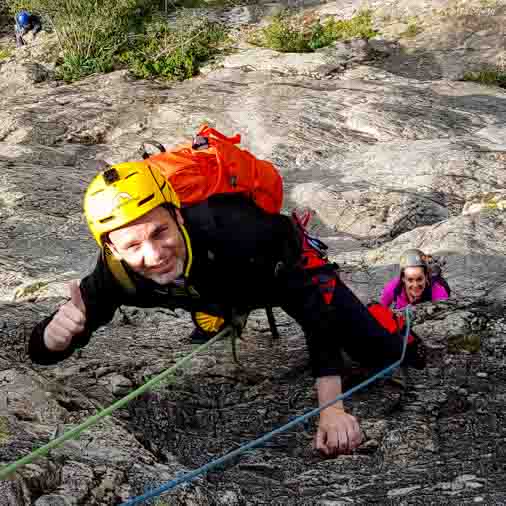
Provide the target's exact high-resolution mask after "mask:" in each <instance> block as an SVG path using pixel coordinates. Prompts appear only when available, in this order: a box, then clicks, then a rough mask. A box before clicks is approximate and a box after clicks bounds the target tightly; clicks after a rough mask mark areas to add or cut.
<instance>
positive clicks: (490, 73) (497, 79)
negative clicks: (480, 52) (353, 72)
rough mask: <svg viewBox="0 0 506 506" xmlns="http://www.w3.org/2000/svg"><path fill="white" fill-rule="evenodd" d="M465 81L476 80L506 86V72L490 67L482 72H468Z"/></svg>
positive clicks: (489, 84) (491, 84)
mask: <svg viewBox="0 0 506 506" xmlns="http://www.w3.org/2000/svg"><path fill="white" fill-rule="evenodd" d="M464 81H474V82H476V83H480V84H486V85H488V86H499V87H501V88H506V72H505V71H504V70H502V69H488V70H482V71H480V72H466V73H465V74H464Z"/></svg>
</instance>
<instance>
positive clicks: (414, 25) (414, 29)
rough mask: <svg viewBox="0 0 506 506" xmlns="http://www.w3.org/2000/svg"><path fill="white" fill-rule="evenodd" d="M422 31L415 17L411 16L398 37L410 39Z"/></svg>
mask: <svg viewBox="0 0 506 506" xmlns="http://www.w3.org/2000/svg"><path fill="white" fill-rule="evenodd" d="M422 31H423V29H422V27H421V26H420V25H419V24H418V21H417V20H416V18H411V19H409V20H408V27H407V29H406V30H405V31H404V32H402V33H401V34H400V37H403V38H405V39H412V38H414V37H416V36H417V35H418V34H419V33H421V32H422Z"/></svg>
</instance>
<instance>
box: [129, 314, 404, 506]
mask: <svg viewBox="0 0 506 506" xmlns="http://www.w3.org/2000/svg"><path fill="white" fill-rule="evenodd" d="M405 318H406V333H405V335H404V337H403V343H402V353H401V357H400V359H399V360H397V361H396V362H394V363H393V364H392V365H389V366H388V367H385V369H383V370H381V371H379V372H378V373H376V374H374V375H373V376H371V377H370V378H368V379H367V380H365V381H363V382H362V383H360V384H358V385H356V386H354V387H352V388H350V389H349V390H347V391H346V392H344V393H342V394H341V395H338V396H337V397H336V398H335V399H334V400H332V401H329V402H327V403H325V404H324V405H323V406H320V407H319V408H315V409H313V410H311V411H308V412H307V413H305V414H304V415H301V416H298V417H297V418H294V419H293V420H292V421H290V422H288V423H287V424H285V425H283V426H281V427H279V428H277V429H275V430H273V431H271V432H268V433H267V434H265V435H263V436H262V437H259V438H258V439H255V440H254V441H250V442H249V443H246V444H244V445H242V446H240V447H239V448H237V449H236V450H233V451H231V452H230V453H227V454H226V455H223V456H222V457H219V458H217V459H215V460H212V461H211V462H209V463H207V464H205V465H203V466H201V467H199V468H198V469H195V470H193V471H190V472H188V473H186V474H184V475H182V476H180V477H179V478H175V479H174V480H171V481H169V482H167V483H165V484H164V485H162V486H160V487H158V488H156V489H153V490H150V491H149V492H146V493H145V494H143V495H140V496H138V497H134V498H133V499H130V500H128V501H127V502H124V503H122V504H121V505H120V506H133V505H134V504H140V503H142V502H144V501H147V500H148V499H151V498H152V497H157V496H159V495H161V494H163V493H164V492H168V491H169V490H172V489H174V488H175V487H177V486H178V485H181V484H182V483H188V482H190V481H192V480H193V479H194V478H196V477H197V476H200V475H202V474H206V473H207V472H209V471H210V470H211V469H214V468H216V467H220V466H222V465H223V464H224V463H225V462H227V461H229V460H232V459H234V458H236V457H238V456H239V455H241V454H242V453H244V452H246V451H248V450H251V449H253V448H256V447H258V446H261V445H263V444H264V443H265V442H266V441H268V440H269V439H272V438H273V437H274V436H276V435H278V434H281V433H283V432H286V431H287V430H288V429H291V428H292V427H294V426H295V425H298V424H300V423H304V422H306V420H308V419H309V418H311V417H313V416H316V415H318V414H319V413H320V412H321V411H323V410H324V409H326V408H328V407H329V406H332V405H333V404H335V403H336V402H339V401H342V400H343V399H346V398H348V397H350V396H351V395H352V394H353V393H355V392H357V391H358V390H361V389H363V388H365V387H366V386H368V385H370V384H371V383H373V382H375V381H376V380H377V379H379V378H381V377H383V376H386V375H388V374H389V373H390V372H392V371H394V370H395V369H396V368H397V367H399V366H400V365H401V364H402V361H403V360H404V356H405V354H406V348H407V345H408V336H409V335H410V331H411V307H410V306H407V307H406V309H405Z"/></svg>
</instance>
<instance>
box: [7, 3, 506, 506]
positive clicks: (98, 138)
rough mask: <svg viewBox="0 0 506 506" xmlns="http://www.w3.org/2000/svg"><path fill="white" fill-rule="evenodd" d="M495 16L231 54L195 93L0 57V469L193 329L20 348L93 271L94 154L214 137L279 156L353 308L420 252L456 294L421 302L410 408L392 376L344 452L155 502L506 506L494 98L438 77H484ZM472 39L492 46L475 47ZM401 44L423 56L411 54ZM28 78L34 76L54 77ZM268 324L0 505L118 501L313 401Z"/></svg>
mask: <svg viewBox="0 0 506 506" xmlns="http://www.w3.org/2000/svg"><path fill="white" fill-rule="evenodd" d="M369 3H370V4H371V7H373V8H375V9H378V10H381V12H383V14H381V16H380V15H378V16H377V18H376V22H377V23H378V24H379V25H381V26H384V27H385V33H386V32H388V30H387V29H386V28H387V26H393V22H394V21H395V22H401V21H402V20H405V19H406V16H422V18H423V16H425V15H427V13H428V12H429V11H431V9H432V8H434V9H439V10H442V9H455V8H457V7H459V6H460V5H461V4H460V3H458V2H457V3H455V2H454V3H450V2H447V1H443V0H439V1H438V2H428V1H424V2H421V1H417V2H413V1H408V0H403V1H395V2H394V1H386V0H385V1H380V0H377V1H375V2H369ZM315 4H316V2H315ZM473 5H474V3H472V2H469V3H468V7H469V6H471V7H472V6H473ZM476 5H478V4H476ZM491 5H492V3H491ZM359 6H360V4H359V2H357V1H354V0H346V1H345V0H343V1H338V2H332V3H327V4H325V5H321V6H313V8H314V9H316V11H317V12H319V13H320V14H319V15H320V16H321V17H322V18H324V17H325V16H327V15H329V14H332V13H336V12H337V13H342V14H343V15H345V16H349V15H351V14H352V13H353V12H354V11H355V10H356V9H357V8H358V7H359ZM503 7H504V6H503V3H502V2H495V3H494V6H493V7H490V8H491V9H493V12H492V11H491V12H490V13H489V14H483V13H481V14H479V15H478V14H476V13H475V16H474V18H475V19H474V18H473V25H472V26H473V27H475V26H488V27H489V31H487V32H486V33H483V34H481V35H480V33H478V32H473V33H471V32H470V31H469V30H468V25H466V24H465V17H466V16H470V14H465V15H464V14H462V15H457V14H455V19H456V20H457V21H458V23H457V22H455V23H453V24H452V30H453V31H450V30H449V28H448V26H447V25H446V24H445V23H446V22H447V21H448V19H447V18H442V21H438V22H437V24H436V21H434V25H433V26H432V25H431V26H430V29H429V27H427V29H426V31H425V32H421V33H420V34H418V35H417V36H416V37H415V38H414V39H409V40H408V39H406V38H403V37H400V38H397V39H395V40H394V37H393V36H391V35H389V36H386V35H385V37H384V38H377V39H376V40H374V41H369V43H368V44H366V43H363V42H356V41H355V42H343V43H339V44H336V45H334V46H332V47H330V48H327V49H326V50H325V51H322V52H318V53H315V54H309V55H304V56H303V57H302V56H298V55H276V54H275V53H274V52H272V51H269V50H263V49H258V48H251V47H247V46H241V48H242V49H239V52H238V53H236V54H234V55H231V56H229V57H225V58H224V59H223V61H222V62H221V63H219V64H218V65H217V66H216V67H215V68H210V69H208V71H207V72H206V74H205V76H202V77H197V78H195V79H192V80H191V81H187V82H184V83H181V84H173V85H165V84H163V83H155V82H147V81H134V80H132V79H131V78H130V77H129V76H128V75H127V74H126V73H125V72H115V73H112V74H108V75H105V76H95V77H90V78H88V79H86V80H84V81H82V82H80V83H77V84H73V85H63V84H58V83H55V82H53V81H51V80H50V79H51V73H50V71H51V62H49V61H48V62H46V61H43V60H40V61H37V62H36V63H35V62H31V60H30V58H29V56H27V55H25V52H26V51H28V50H23V54H18V55H16V57H14V58H12V59H11V60H9V61H7V62H5V63H3V65H2V72H1V74H0V87H1V89H2V95H1V97H0V101H1V104H2V112H3V114H2V115H1V117H0V140H1V142H0V164H1V171H0V218H1V219H0V237H2V239H3V241H2V243H1V244H0V248H1V255H0V266H1V269H0V351H1V353H0V464H2V465H3V464H7V463H10V462H12V461H14V460H16V459H18V458H20V457H22V456H24V455H26V454H27V453H29V452H30V451H31V450H32V449H33V448H36V447H39V446H41V445H42V444H44V443H47V442H48V441H49V440H51V439H52V438H54V437H55V436H57V435H59V434H60V433H61V432H62V431H63V430H68V429H70V428H71V427H73V426H75V425H76V424H78V423H80V422H82V421H83V420H85V419H86V418H87V417H88V416H90V415H92V414H93V413H95V412H96V411H97V410H98V409H100V407H104V406H108V405H110V404H112V403H113V402H114V401H115V400H117V398H118V396H121V395H123V394H124V393H125V392H127V391H129V390H130V389H131V388H133V387H136V386H139V385H140V384H142V383H144V382H145V381H146V380H147V379H148V378H150V377H152V376H153V375H154V374H156V373H158V372H160V371H162V370H164V369H166V368H167V367H169V366H170V365H172V364H173V363H174V362H175V361H176V360H177V359H178V358H181V357H182V356H184V355H185V354H187V353H188V352H190V351H191V345H190V343H189V340H188V338H187V336H188V334H189V333H190V332H191V330H192V323H191V322H190V320H189V318H188V316H187V315H184V314H183V313H181V312H179V311H178V312H176V313H175V314H169V313H168V312H167V311H164V310H158V309H153V310H139V309H135V308H126V309H124V310H123V312H122V313H120V312H118V314H117V316H116V317H115V319H114V321H113V322H111V323H110V324H109V325H107V326H106V327H104V328H103V329H101V330H99V331H98V332H97V333H96V335H95V338H94V339H93V340H92V343H91V344H90V345H89V346H88V347H87V348H85V349H84V350H82V351H80V352H78V353H77V354H75V356H73V357H72V358H70V359H68V360H66V361H65V362H63V363H61V364H59V365H57V366H52V367H36V366H33V365H32V364H31V363H30V362H29V361H27V358H26V355H25V342H26V339H27V338H28V336H29V333H30V330H31V328H32V326H33V324H34V323H35V322H37V321H39V320H40V319H41V318H42V317H44V316H46V315H48V314H50V313H51V312H52V311H53V310H54V309H55V308H56V307H57V306H58V304H60V303H61V302H62V301H63V300H64V297H65V296H66V292H65V283H66V281H68V280H69V279H71V278H74V277H79V276H83V275H84V274H86V273H87V272H88V271H89V269H90V268H91V267H92V265H93V264H94V261H95V258H96V255H97V252H96V249H95V245H94V242H93V241H92V239H91V237H90V236H89V234H88V232H87V229H86V225H85V222H84V220H83V217H82V212H81V199H82V193H83V190H84V188H85V187H86V184H87V183H88V182H89V181H90V179H91V178H92V176H93V174H94V173H95V170H96V169H95V164H96V162H95V161H96V160H98V159H106V160H108V161H110V162H118V161H122V160H126V159H132V158H136V157H138V154H137V148H138V146H139V144H140V142H141V141H142V140H143V139H146V138H148V139H150V138H151V139H152V138H155V139H159V140H160V141H162V142H164V143H165V144H167V145H172V144H175V143H178V142H180V141H182V140H184V139H186V138H187V137H188V136H191V135H192V134H193V131H194V129H195V128H196V127H197V126H198V125H199V124H201V123H202V122H204V121H209V122H210V123H211V124H212V125H213V126H216V127H217V128H219V129H221V130H223V131H224V132H226V133H229V134H233V133H235V132H240V133H241V134H242V135H243V145H244V146H245V147H247V148H249V149H251V150H252V151H253V152H255V153H256V154H257V155H258V156H261V157H265V158H268V159H270V160H272V161H274V162H275V163H276V165H277V166H278V167H279V168H280V170H281V171H282V172H283V175H284V179H285V186H286V192H285V195H286V201H285V210H286V211H288V210H290V209H291V208H293V207H294V206H308V207H311V208H313V209H314V210H315V211H316V218H317V219H316V223H315V231H317V232H318V233H319V234H320V235H321V236H322V238H323V239H324V240H325V241H326V242H327V243H328V244H329V246H330V251H331V257H332V259H333V260H335V261H337V262H338V263H339V264H340V265H341V268H342V277H343V279H344V280H345V282H346V283H347V284H348V285H349V286H350V287H351V288H352V289H353V290H354V291H355V293H356V294H357V295H358V296H359V297H360V298H361V299H362V300H363V301H364V302H368V301H370V300H373V299H377V298H378V297H379V295H380V292H381V288H382V286H383V284H384V283H385V282H386V281H387V280H388V279H389V278H390V277H392V276H394V275H395V274H396V272H397V268H398V267H397V262H398V259H399V255H400V253H401V252H402V251H403V250H404V249H406V248H409V247H416V248H422V249H424V250H426V251H427V252H430V253H433V254H436V255H441V256H443V257H444V258H446V261H447V264H446V266H445V269H444V275H445V277H446V278H447V280H448V282H449V283H450V285H451V287H452V299H451V300H450V301H448V302H440V303H437V304H434V305H432V304H426V305H423V306H417V308H416V311H415V315H414V318H415V321H414V325H415V328H416V331H417V333H418V334H419V335H420V336H421V337H422V338H424V340H425V342H426V343H427V346H428V348H429V367H428V368H427V369H426V370H424V371H421V372H412V373H411V374H410V378H409V388H408V389H407V391H405V392H403V391H401V390H400V389H399V388H398V386H396V385H395V384H394V383H392V382H390V381H388V380H383V381H380V382H378V383H376V384H375V385H373V386H371V387H369V388H368V389H367V390H364V391H360V392H358V393H356V394H355V395H353V397H352V398H351V399H348V400H347V401H346V404H347V407H348V408H349V410H350V412H351V413H353V414H354V415H355V416H357V417H358V418H359V420H360V422H361V425H362V427H363V429H364V431H365V434H366V436H367V437H366V443H365V444H364V445H362V447H361V448H359V449H358V450H357V451H356V452H355V453H354V454H353V455H345V456H340V457H339V458H336V459H332V460H325V459H322V458H321V457H320V456H318V455H317V454H315V453H314V451H313V450H312V447H311V440H312V437H313V435H314V432H315V424H314V422H312V423H310V424H308V425H307V426H298V427H296V428H294V429H292V430H291V431H290V432H288V433H285V434H282V435H279V436H278V437H276V438H275V439H273V440H272V441H271V442H269V443H267V444H265V445H264V446H263V447H262V448H259V449H256V450H253V451H250V452H248V453H247V454H244V455H243V456H242V457H240V458H238V459H236V460H234V461H233V462H231V463H230V464H228V465H227V466H225V468H223V469H221V470H216V471H213V472H211V473H209V474H208V475H207V477H206V478H200V479H198V480H196V481H194V482H193V484H191V485H189V486H184V487H180V488H177V489H175V490H174V491H173V492H172V493H171V496H170V497H164V500H165V501H166V502H167V503H168V504H177V505H204V506H205V505H213V506H214V505H246V504H248V505H249V504H258V505H261V504H262V505H263V504H265V505H267V504H269V505H270V504H279V505H321V506H323V505H326V506H329V505H341V504H376V503H378V504H420V505H422V504H454V505H461V504H473V503H475V502H476V503H480V502H481V503H484V504H503V503H505V502H506V488H505V485H504V472H505V466H506V453H505V451H504V448H503V447H504V445H503V444H502V443H503V442H504V440H505V439H506V429H505V427H506V423H505V422H506V420H505V415H504V402H505V400H506V393H505V392H506V369H505V366H504V359H505V357H506V340H505V338H504V336H505V332H506V319H505V306H506V304H505V301H506V284H505V279H506V242H505V235H506V213H505V206H504V201H505V197H504V188H506V166H505V160H506V157H505V153H506V141H505V139H506V127H505V126H504V125H505V124H506V122H505V120H506V94H505V92H504V91H503V90H502V89H500V88H496V87H485V86H482V85H479V84H475V83H470V82H459V81H453V80H451V79H454V78H456V77H458V78H460V77H461V74H462V72H461V71H462V70H474V67H473V68H472V69H471V68H467V67H466V65H468V63H466V62H467V60H466V58H467V56H466V58H464V57H462V54H463V52H462V51H463V49H462V47H461V44H462V41H463V40H464V41H467V42H466V44H467V45H466V46H465V47H466V48H467V49H466V52H465V54H466V55H471V54H473V55H474V56H473V57H476V58H478V56H479V59H480V61H483V60H484V59H487V58H488V60H487V63H488V64H490V65H492V64H494V63H495V62H496V59H497V58H499V56H500V53H501V51H502V48H501V47H499V46H497V47H496V46H494V43H493V39H492V38H489V37H492V32H493V29H494V27H496V26H499V25H500V26H501V27H503V26H504V20H505V19H504V9H503ZM265 8H267V7H265ZM269 8H270V7H269ZM476 8H477V7H476ZM234 9H235V10H233V12H232V13H231V14H230V13H229V15H230V19H232V20H233V19H235V20H236V22H237V24H238V25H240V24H241V23H244V22H245V20H246V22H257V21H259V20H260V19H261V17H260V16H258V15H257V14H258V13H255V15H253V14H251V12H252V11H250V10H248V9H250V8H249V7H248V8H246V7H245V8H244V9H245V10H243V9H242V7H240V8H239V7H236V8H234ZM449 12H454V11H449ZM480 12H481V11H480ZM250 14H251V17H248V16H249V15H250ZM394 14H395V16H396V17H397V18H399V19H401V21H398V20H395V19H393V18H394V17H395V16H393V15H394ZM221 15H225V14H223V13H222V14H221ZM388 15H390V16H391V18H392V19H390V21H388V22H387V21H386V20H388ZM438 16H439V14H438V15H437V16H436V15H435V14H434V17H433V18H430V19H436V20H438V19H440V17H438ZM486 16H488V18H487V17H486ZM423 19H425V22H426V23H428V19H429V18H423ZM388 23H390V24H388ZM445 27H446V28H445ZM445 30H446V31H445ZM459 30H460V31H459ZM443 33H446V34H447V37H446V39H444V44H443V39H442V38H441V37H442V34H443ZM431 37H432V38H431ZM435 40H437V41H439V45H437V46H434V54H433V55H432V56H433V58H432V59H429V58H427V52H428V51H429V49H428V48H429V47H430V44H431V42H430V41H435ZM482 41H488V42H487V44H488V45H489V46H490V49H487V51H485V52H482V51H479V53H480V54H479V55H478V54H476V53H477V51H475V52H474V53H472V48H475V47H479V46H480V44H481V43H482ZM413 44H419V47H420V48H422V47H423V48H424V49H423V51H422V49H420V50H416V51H414V50H409V48H410V47H411V46H412V45H413ZM424 44H425V45H424ZM469 48H471V49H469ZM408 50H409V51H412V52H409V51H408ZM378 53H381V54H380V55H378ZM443 55H444V58H446V60H445V61H446V62H448V65H450V63H451V65H452V66H453V67H455V68H456V67H457V66H458V70H459V71H458V72H453V71H452V72H450V71H444V72H441V68H443V67H444V65H443V66H439V67H438V65H436V64H434V61H436V60H437V59H438V58H442V57H443ZM26 58H28V60H26ZM424 58H425V59H424ZM26 65H28V67H26ZM29 65H35V67H29ZM36 65H39V66H40V68H39V67H36ZM328 65H330V66H328ZM453 67H452V68H453ZM28 68H32V69H35V68H38V69H39V70H40V69H44V72H46V74H44V75H45V77H44V79H39V78H38V77H37V78H35V77H34V75H35V74H37V73H36V72H35V73H34V74H32V73H30V72H31V71H28V70H27V69H28ZM444 68H447V67H444ZM23 69H24V70H23ZM422 70H423V72H422ZM16 76H17V77H16ZM39 77H40V76H39ZM326 77H332V79H326ZM276 319H277V323H278V326H279V330H280V334H281V337H280V340H279V341H275V342H273V341H272V340H271V339H270V337H269V330H268V324H267V321H266V320H265V317H264V314H263V312H258V313H254V314H252V315H251V317H250V318H249V321H248V325H247V327H246V330H245V333H244V339H243V340H242V341H241V342H240V344H239V360H240V363H241V367H239V366H237V365H236V364H234V362H233V360H232V356H231V353H230V349H229V346H228V345H227V344H225V343H218V344H217V345H216V346H215V347H214V348H213V349H212V350H211V351H209V352H207V353H203V354H202V355H199V356H198V357H197V358H196V359H195V360H194V361H193V362H192V366H191V368H189V369H186V370H184V371H183V372H181V374H179V375H178V376H177V380H176V381H175V382H172V383H170V384H166V385H163V386H161V387H159V388H157V389H155V390H154V391H152V392H150V393H148V394H145V395H144V396H142V397H141V398H139V399H137V400H135V401H133V402H131V403H130V404H129V405H128V406H127V407H126V408H122V409H120V410H118V411H117V412H116V413H115V414H114V416H113V417H110V418H109V419H107V420H105V421H103V422H102V423H100V424H98V425H97V426H95V427H93V428H91V429H90V430H88V431H87V432H85V433H84V434H83V435H82V436H81V437H80V439H78V440H75V441H71V442H68V443H67V444H66V445H64V446H62V447H60V448H58V449H55V450H53V451H52V452H51V453H50V454H49V455H48V456H46V457H44V458H40V459H38V460H36V461H35V462H34V463H32V464H30V465H27V466H25V467H23V468H21V469H20V470H19V472H18V473H17V474H16V475H15V476H14V477H13V479H11V480H5V481H2V482H1V483H0V492H1V493H0V504H2V506H3V504H5V505H9V506H11V505H16V506H18V505H19V506H28V505H31V504H35V505H37V506H54V505H59V504H62V505H67V504H69V505H72V504H86V505H92V506H94V505H96V506H99V505H100V506H102V505H113V504H118V503H120V502H122V501H124V500H126V499H127V498H128V497H130V496H132V495H137V494H141V493H143V492H144V491H145V490H146V489H149V488H152V487H156V486H158V485H160V484H162V483H164V482H166V481H168V480H170V479H173V478H174V477H175V476H177V475H178V473H181V472H184V471H185V470H189V469H193V468H196V467H197V466H199V465H202V464H204V463H206V462H208V461H210V460H212V459H213V458H215V457H218V456H221V455H222V454H224V453H226V452H227V451H230V450H232V449H235V448H237V447H238V445H240V444H242V443H244V442H247V441H249V440H251V439H253V438H256V437H259V436H260V435H263V434H264V433H265V432H267V431H269V430H272V429H273V428H275V427H278V426H280V425H282V424H284V423H286V422H287V421H288V420H290V419H291V418H292V417H293V416H296V415H298V414H301V413H303V412H305V411H307V410H309V409H311V408H313V407H314V406H315V405H316V397H315V394H314V388H313V380H312V379H311V377H310V376H309V373H308V371H307V352H306V348H305V341H304V337H303V335H302V333H301V331H300V329H299V328H298V327H297V326H296V325H295V324H294V322H293V321H292V320H290V319H289V318H288V317H287V316H286V315H284V314H283V313H281V312H276ZM338 331H339V329H336V332H338ZM346 381H347V382H348V384H351V383H352V382H353V381H357V379H356V378H346Z"/></svg>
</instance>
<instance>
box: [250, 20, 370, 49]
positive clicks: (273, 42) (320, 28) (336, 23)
mask: <svg viewBox="0 0 506 506" xmlns="http://www.w3.org/2000/svg"><path fill="white" fill-rule="evenodd" d="M377 34H378V32H377V31H376V30H374V28H373V23H372V13H371V11H369V10H364V11H361V12H359V13H358V14H357V15H356V16H354V17H352V18H351V19H345V20H343V19H332V18H331V19H328V20H327V21H325V22H324V23H320V21H319V20H316V21H314V20H309V21H304V20H302V22H301V20H300V19H299V18H298V17H297V16H290V13H289V12H288V11H285V12H282V13H280V14H277V15H276V16H274V18H273V20H272V22H271V23H270V24H269V25H268V26H267V27H265V28H263V29H261V30H259V31H257V32H255V33H253V35H252V36H251V38H250V42H251V43H253V44H257V45H259V46H263V47H268V48H271V49H274V50H276V51H281V52H285V53H307V52H312V51H315V50H316V49H319V48H321V47H325V46H328V45H330V44H332V42H335V41H337V40H349V39H354V38H362V39H370V38H372V37H374V36H376V35H377Z"/></svg>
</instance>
